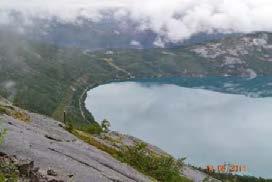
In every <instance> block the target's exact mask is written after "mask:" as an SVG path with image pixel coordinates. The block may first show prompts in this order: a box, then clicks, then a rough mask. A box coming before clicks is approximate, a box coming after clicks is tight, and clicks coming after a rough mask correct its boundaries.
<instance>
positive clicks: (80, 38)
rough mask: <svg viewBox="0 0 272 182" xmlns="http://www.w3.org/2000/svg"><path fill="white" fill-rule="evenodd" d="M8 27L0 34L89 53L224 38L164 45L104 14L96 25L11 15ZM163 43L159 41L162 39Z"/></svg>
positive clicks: (133, 25)
mask: <svg viewBox="0 0 272 182" xmlns="http://www.w3.org/2000/svg"><path fill="white" fill-rule="evenodd" d="M10 17H12V18H11V19H12V22H13V23H12V24H10V25H8V26H3V25H2V26H0V30H6V31H7V30H8V31H14V30H17V31H18V32H19V33H20V34H21V35H24V36H25V37H26V38H28V39H30V40H35V41H42V42H48V43H52V44H55V45H60V46H70V47H80V48H85V49H89V50H91V51H93V50H99V49H118V48H133V49H145V48H158V47H162V46H163V47H164V48H172V47H177V46H182V45H192V44H195V43H203V42H206V41H210V40H216V39H220V38H223V37H225V36H226V35H225V34H220V33H213V34H207V33H200V34H197V35H195V36H193V37H191V38H190V39H188V40H185V41H183V42H177V43H172V42H167V41H163V40H162V41H163V45H162V42H161V40H160V39H159V36H158V34H156V33H155V32H153V31H151V30H139V24H138V23H136V22H134V21H132V20H131V19H129V18H122V19H119V20H116V19H114V18H113V15H112V14H111V13H109V12H108V13H107V14H106V15H104V17H103V18H102V19H101V20H99V21H92V20H89V19H84V18H81V19H78V20H77V21H75V22H64V21H60V20H58V19H39V18H35V17H33V18H31V21H30V23H29V22H28V21H29V20H26V19H24V16H23V15H21V14H20V13H19V12H11V13H10ZM162 39H163V37H162Z"/></svg>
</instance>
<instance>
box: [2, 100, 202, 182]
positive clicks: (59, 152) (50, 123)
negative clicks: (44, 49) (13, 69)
mask: <svg viewBox="0 0 272 182" xmlns="http://www.w3.org/2000/svg"><path fill="white" fill-rule="evenodd" d="M0 103H1V107H2V108H8V109H11V110H13V109H15V110H16V111H17V112H21V113H24V114H25V115H27V116H29V118H28V120H22V118H21V117H17V119H16V118H15V116H14V115H11V114H10V113H9V112H5V113H4V112H3V111H2V113H0V120H1V123H2V125H1V126H2V127H4V128H7V129H8V134H7V136H6V137H5V141H4V143H3V144H2V145H0V152H1V153H3V154H7V155H8V156H13V157H12V158H13V159H14V158H16V161H29V162H28V163H27V166H31V165H33V166H31V169H33V170H34V171H35V169H37V170H36V171H35V174H36V175H35V176H37V175H38V176H39V180H40V181H50V180H57V181H83V182H86V181H151V178H149V177H147V176H145V175H143V174H141V173H139V172H137V171H136V170H135V169H133V168H132V167H130V166H128V165H126V164H124V163H121V162H119V161H117V160H116V159H114V158H113V157H112V156H111V155H109V154H107V153H105V152H103V151H101V150H99V149H97V148H96V147H94V146H92V145H89V144H87V143H84V142H83V141H81V140H79V139H78V138H76V137H75V136H74V135H72V134H71V133H69V132H68V131H66V130H65V129H64V128H63V124H62V123H60V122H58V121H55V120H53V119H51V118H48V117H46V116H42V115H39V114H35V113H29V112H27V111H24V110H21V109H19V108H16V107H13V106H11V105H10V104H9V103H8V102H0ZM95 138H97V140H98V141H101V142H103V143H105V144H107V145H109V146H113V145H114V147H118V144H117V145H116V143H115V142H114V144H113V141H115V139H116V138H118V139H119V141H120V143H119V144H120V145H123V144H126V145H133V144H134V143H135V142H139V141H140V140H139V139H136V138H134V137H130V136H127V135H122V134H119V133H116V132H111V133H108V134H104V135H101V136H97V137H95ZM149 148H150V149H151V150H153V151H155V152H157V153H160V154H161V153H164V152H163V151H162V150H160V149H158V148H157V147H155V146H152V145H149ZM164 154H165V153H164ZM32 161H33V162H34V164H33V163H32ZM24 164H25V163H24ZM184 174H185V175H186V176H187V177H188V178H190V179H192V180H194V181H202V180H204V179H205V178H206V177H207V175H205V174H203V173H201V172H198V171H196V170H193V169H192V168H189V167H185V169H184Z"/></svg>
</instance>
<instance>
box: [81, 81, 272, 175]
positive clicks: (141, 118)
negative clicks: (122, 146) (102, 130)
mask: <svg viewBox="0 0 272 182" xmlns="http://www.w3.org/2000/svg"><path fill="white" fill-rule="evenodd" d="M86 106H87V108H88V109H89V110H90V111H91V112H92V113H93V115H94V116H95V118H96V120H98V121H101V120H103V119H104V118H106V119H108V120H110V122H111V124H112V127H111V129H112V130H115V131H119V132H122V133H126V134H130V135H133V136H135V137H138V138H141V139H143V140H145V141H147V142H149V143H152V144H154V145H157V146H159V147H160V148H162V149H163V150H165V151H167V152H169V153H171V154H173V155H174V156H175V157H184V156H185V157H187V162H188V163H191V164H193V165H196V166H203V167H204V166H206V165H208V164H210V165H219V164H223V163H224V162H230V163H238V164H245V165H247V166H248V171H249V173H248V174H250V175H255V176H262V177H270V178H271V177H272V167H271V166H272V156H271V153H272V143H271V138H272V132H271V131H272V112H271V108H272V98H271V97H266V98H251V97H247V96H244V95H237V94H236V95H234V94H226V93H219V92H215V91H209V90H204V89H195V88H185V87H181V86H178V85H174V84H163V83H147V82H144V83H143V82H120V83H110V84H106V85H102V86H99V87H97V88H95V89H92V90H91V91H89V92H88V97H87V99H86Z"/></svg>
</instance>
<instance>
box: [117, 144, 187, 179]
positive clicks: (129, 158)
mask: <svg viewBox="0 0 272 182" xmlns="http://www.w3.org/2000/svg"><path fill="white" fill-rule="evenodd" d="M120 158H121V159H120V160H121V161H123V162H125V163H127V164H129V165H131V166H132V167H134V168H135V169H137V170H138V171H140V172H142V173H144V174H146V175H148V176H151V177H153V178H155V179H156V180H158V181H163V182H164V181H165V182H172V181H173V182H180V181H181V182H183V181H189V180H188V179H187V178H185V177H182V176H181V175H180V174H181V170H182V166H183V160H184V159H180V160H175V159H174V158H173V157H171V156H162V155H157V154H154V153H153V152H151V151H150V150H148V149H147V145H146V144H144V143H139V144H136V145H135V146H132V147H126V148H125V149H123V151H122V156H120Z"/></svg>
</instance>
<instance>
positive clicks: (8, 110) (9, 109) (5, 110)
mask: <svg viewBox="0 0 272 182" xmlns="http://www.w3.org/2000/svg"><path fill="white" fill-rule="evenodd" d="M0 114H6V115H8V116H11V117H13V118H14V119H17V120H20V121H24V122H30V121H31V119H30V116H29V115H28V114H27V113H26V112H24V111H21V110H18V109H16V108H14V107H13V106H1V105H0Z"/></svg>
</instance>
